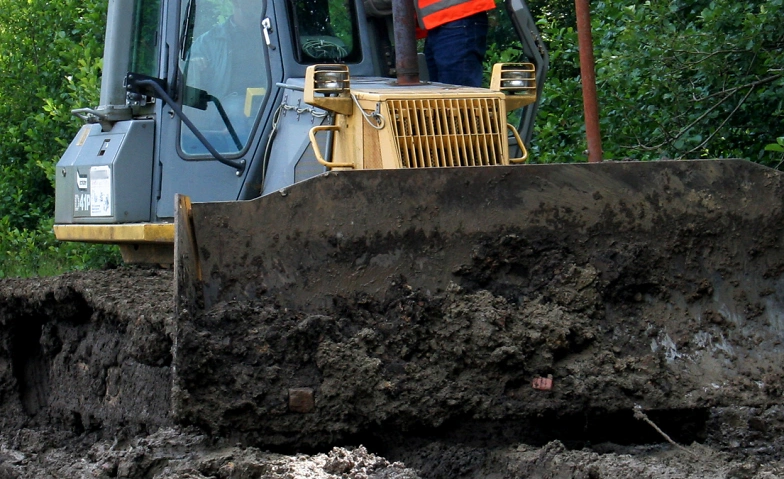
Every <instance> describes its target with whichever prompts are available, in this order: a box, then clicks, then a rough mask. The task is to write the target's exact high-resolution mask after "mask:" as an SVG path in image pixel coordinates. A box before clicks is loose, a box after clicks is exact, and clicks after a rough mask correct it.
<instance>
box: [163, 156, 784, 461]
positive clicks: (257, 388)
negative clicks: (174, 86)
mask: <svg viewBox="0 0 784 479" xmlns="http://www.w3.org/2000/svg"><path fill="white" fill-rule="evenodd" d="M783 201H784V182H783V181H782V175H781V173H779V172H778V171H775V170H771V169H768V168H765V167H762V166H760V165H756V164H753V163H750V162H746V161H740V160H708V161H659V162H650V163H631V162H620V163H602V164H564V165H530V166H520V167H509V168H506V167H490V168H460V169H426V170H400V171H341V172H332V173H329V174H325V175H322V176H320V177H316V178H313V179H311V180H308V181H305V182H303V183H300V184H296V185H294V186H292V187H291V188H287V189H285V190H281V191H280V192H278V193H275V194H271V195H268V196H265V197H262V198H259V199H256V200H253V201H246V202H228V203H204V204H199V203H194V204H192V205H189V203H188V202H187V201H185V199H184V198H181V199H180V201H179V202H178V203H179V212H178V216H177V219H176V222H177V228H176V231H177V233H176V237H177V244H176V248H177V257H176V262H177V265H176V266H177V268H176V270H175V275H176V277H177V278H176V283H177V286H176V287H177V298H178V303H177V318H176V328H177V329H176V340H175V347H174V350H175V352H174V358H173V376H174V389H173V393H172V404H173V415H174V417H175V418H176V420H177V421H179V422H180V423H183V424H196V425H198V426H200V427H202V428H204V429H206V430H208V431H211V432H214V433H220V434H229V435H232V437H238V438H241V439H243V440H246V441H248V442H251V443H255V444H260V445H265V446H275V447H280V448H293V449H294V450H299V449H298V448H302V447H327V446H328V445H330V444H335V443H336V441H342V440H348V438H354V440H356V441H357V442H361V441H363V439H362V438H366V437H368V436H367V435H372V434H373V431H383V433H384V436H383V437H382V438H381V439H380V440H381V441H384V440H386V438H387V437H389V435H390V434H398V433H399V434H408V433H411V432H412V431H424V433H426V432H427V431H440V434H442V435H445V436H451V435H453V434H455V435H460V434H465V435H467V436H466V437H474V435H475V434H476V431H484V432H485V433H486V434H487V436H488V437H496V436H498V437H502V436H503V437H507V438H512V437H513V438H516V439H509V441H512V440H522V439H520V438H523V437H527V436H526V434H528V435H530V434H531V432H532V431H538V432H542V433H543V434H546V432H547V431H550V430H558V428H559V427H567V428H568V427H573V425H574V424H583V422H581V421H589V422H590V418H595V421H596V423H597V424H605V422H606V423H607V424H609V423H615V422H618V423H624V424H627V423H628V424H627V426H628V427H633V423H635V422H638V421H635V420H634V419H633V414H632V413H633V411H636V408H638V407H641V408H643V409H645V410H648V411H654V410H655V411H661V412H662V414H666V413H668V412H669V413H672V414H676V413H679V412H680V413H684V412H686V414H687V416H689V417H690V418H691V419H690V420H689V421H685V422H684V421H677V420H673V421H672V423H671V424H672V425H673V426H675V425H676V423H677V424H680V423H683V424H686V425H689V424H692V422H690V421H692V420H695V421H697V424H692V425H693V426H694V427H693V428H692V429H693V430H695V431H699V430H702V429H704V428H705V427H707V426H706V421H708V418H709V417H710V410H711V408H716V407H723V406H733V407H741V406H749V407H765V406H770V405H776V404H781V403H782V397H783V396H782V388H781V378H782V377H784V366H782V365H784V351H783V350H782V348H781V346H780V345H781V341H782V340H784V314H782V313H783V310H782V301H783V300H784V281H783V278H784V276H783V275H784V248H783V247H782V246H783V245H782V238H783V236H782V232H783V231H782V230H783V229H784V204H782V202H783ZM607 415H615V416H614V417H616V418H628V421H626V420H621V421H614V420H609V421H608V420H607V418H608V416H607ZM673 417H675V416H673ZM586 418H589V419H586ZM586 424H587V423H586ZM627 426H624V427H627ZM643 427H647V425H645V424H643ZM684 427H685V426H684ZM688 427H692V426H688ZM461 428H462V429H461ZM600 428H601V426H600ZM460 431H462V433H461V432H460ZM628 433H629V434H630V436H629V437H632V436H634V437H637V435H638V431H636V430H635V431H629V432H628ZM639 433H642V432H641V431H639ZM685 437H691V436H685ZM539 439H542V438H539Z"/></svg>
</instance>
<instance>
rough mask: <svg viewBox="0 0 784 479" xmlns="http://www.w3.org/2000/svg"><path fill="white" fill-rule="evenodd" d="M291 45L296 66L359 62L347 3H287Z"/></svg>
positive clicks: (308, 0)
mask: <svg viewBox="0 0 784 479" xmlns="http://www.w3.org/2000/svg"><path fill="white" fill-rule="evenodd" d="M288 10H289V16H290V18H291V19H292V22H293V25H292V27H293V28H292V33H293V35H294V38H293V43H294V45H295V46H296V49H295V53H296V55H297V61H298V62H299V63H303V64H307V63H348V62H357V61H359V60H360V58H361V52H360V48H359V44H360V42H359V30H358V27H357V15H356V11H355V10H354V2H353V1H351V0H290V1H289V2H288Z"/></svg>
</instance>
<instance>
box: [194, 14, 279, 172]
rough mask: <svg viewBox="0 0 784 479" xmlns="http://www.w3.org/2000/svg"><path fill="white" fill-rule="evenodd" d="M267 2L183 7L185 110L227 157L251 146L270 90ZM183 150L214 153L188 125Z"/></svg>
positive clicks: (216, 147)
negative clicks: (263, 18) (264, 21)
mask: <svg viewBox="0 0 784 479" xmlns="http://www.w3.org/2000/svg"><path fill="white" fill-rule="evenodd" d="M262 7H263V0H226V1H217V0H213V1H210V0H200V1H199V2H196V1H195V0H191V1H190V2H187V4H186V5H184V8H183V11H182V16H181V18H182V19H183V22H182V30H181V32H180V38H181V42H182V45H181V48H182V52H181V57H180V69H181V72H182V78H183V82H182V91H181V98H182V103H183V111H184V113H185V114H186V115H187V116H188V118H190V119H191V120H192V121H193V123H194V124H195V125H196V127H197V128H198V129H199V131H201V132H202V133H203V134H204V136H205V137H206V138H207V140H208V141H209V142H210V143H211V144H212V146H213V147H215V149H216V150H217V151H218V152H219V153H221V154H225V155H227V156H231V155H232V154H235V155H239V154H240V153H241V152H242V151H243V150H244V149H245V148H246V146H247V145H248V142H249V139H250V138H252V131H253V129H254V126H255V124H256V119H257V117H258V115H259V112H260V111H261V107H262V105H263V103H264V100H265V99H266V96H267V91H268V90H269V85H268V83H269V78H268V72H267V60H266V45H265V43H264V36H263V32H262V26H261V14H262ZM180 149H181V151H182V152H183V154H184V155H186V156H199V155H208V153H207V149H206V148H205V147H204V145H203V144H202V143H201V142H200V141H199V140H198V139H197V138H196V137H195V135H194V134H193V133H192V132H191V131H190V129H189V128H188V127H187V126H185V125H181V128H180Z"/></svg>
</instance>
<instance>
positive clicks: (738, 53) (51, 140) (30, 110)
mask: <svg viewBox="0 0 784 479" xmlns="http://www.w3.org/2000/svg"><path fill="white" fill-rule="evenodd" d="M782 1H783V0H766V1H759V0H757V1H755V0H752V1H747V2H737V1H729V0H715V1H708V0H697V1H682V0H679V1H670V2H659V1H649V2H644V3H632V2H592V3H591V19H592V33H593V39H594V55H595V57H596V78H597V87H598V93H599V108H600V124H601V130H602V146H603V150H604V158H605V159H615V160H623V159H635V160H654V159H660V158H675V159H681V158H745V159H748V160H751V161H756V162H759V163H763V164H765V165H768V166H770V167H773V168H782V163H784V136H783V135H784V28H782V25H784V8H782ZM106 6H107V3H106V0H79V1H77V0H58V1H57V2H48V1H44V0H22V1H21V2H18V1H14V2H12V1H10V0H0V100H1V101H0V277H5V276H28V275H35V274H56V273H59V272H61V271H66V270H70V269H79V268H90V267H101V266H104V265H107V264H108V265H112V264H116V263H117V262H118V261H119V259H118V255H117V252H116V250H115V249H114V248H113V247H105V246H89V245H82V244H74V243H59V242H57V241H56V240H55V239H54V236H53V233H52V216H53V211H54V186H53V185H54V172H55V171H54V166H55V164H56V162H57V160H58V159H59V157H60V155H61V154H62V153H63V151H64V150H65V148H66V147H67V145H68V143H69V142H70V141H71V139H72V138H73V136H74V135H75V133H76V131H77V130H78V128H79V126H80V124H79V121H78V120H77V119H75V118H74V117H72V116H71V115H70V111H71V110H72V109H74V108H80V107H85V106H96V105H97V104H98V98H99V86H100V74H101V55H102V49H103V46H102V43H103V33H104V31H103V25H104V21H105V10H106ZM530 7H531V10H532V12H533V13H534V14H535V16H536V18H537V19H538V26H539V29H540V31H541V34H542V37H543V39H544V41H545V43H546V44H547V45H548V48H549V51H550V74H549V77H548V80H547V82H546V84H545V91H544V95H543V98H542V106H541V109H540V112H539V116H538V118H537V125H536V130H535V135H534V141H533V146H532V148H531V150H532V161H533V162H537V163H552V162H574V161H586V153H585V149H586V144H585V131H584V126H583V117H582V115H583V112H582V97H581V95H582V92H581V87H580V75H579V60H578V48H577V35H576V31H575V26H574V25H575V18H574V3H573V2H572V1H571V0H568V1H567V0H550V1H538V0H531V3H530ZM492 18H493V19H494V28H493V29H492V30H491V33H490V36H489V44H490V45H489V52H488V58H487V63H488V71H489V65H490V64H492V63H493V62H496V61H518V60H521V59H522V58H521V57H522V52H521V48H520V46H519V44H518V43H516V42H515V41H511V40H510V39H511V37H512V34H511V30H510V27H509V23H508V19H506V18H505V13H504V12H503V10H502V9H499V11H498V12H496V13H495V14H494V15H493V17H492Z"/></svg>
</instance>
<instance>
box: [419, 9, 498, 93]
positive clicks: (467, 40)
mask: <svg viewBox="0 0 784 479" xmlns="http://www.w3.org/2000/svg"><path fill="white" fill-rule="evenodd" d="M414 4H415V7H416V12H417V18H418V20H419V27H420V28H421V29H424V30H426V31H427V39H426V40H425V59H426V60H427V69H428V73H429V74H430V80H431V81H437V82H441V83H449V84H453V85H465V86H475V87H478V86H481V85H482V72H483V62H484V59H485V53H486V51H487V27H488V21H487V11H488V10H492V9H494V8H495V1H494V0H414Z"/></svg>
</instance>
